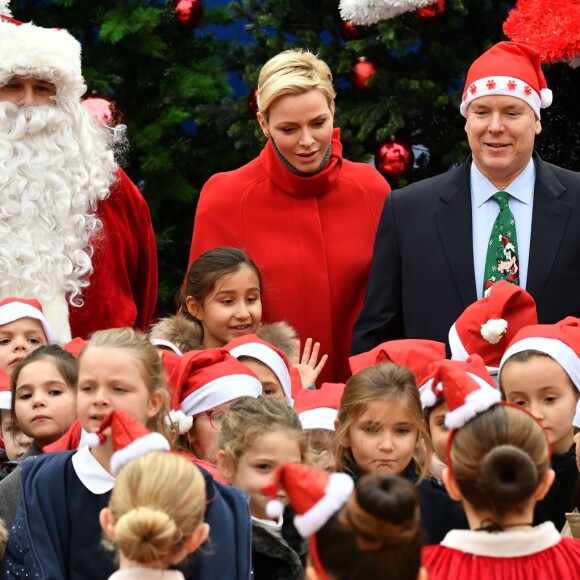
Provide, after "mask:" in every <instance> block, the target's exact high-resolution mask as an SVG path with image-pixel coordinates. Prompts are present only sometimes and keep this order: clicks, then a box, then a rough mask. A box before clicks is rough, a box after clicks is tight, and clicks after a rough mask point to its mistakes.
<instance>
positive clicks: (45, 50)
mask: <svg viewBox="0 0 580 580" xmlns="http://www.w3.org/2000/svg"><path fill="white" fill-rule="evenodd" d="M2 4H4V3H2V2H0V14H2V15H0V55H1V58H0V84H3V83H4V82H5V81H6V80H7V79H8V78H10V77H12V76H13V75H22V76H32V77H37V78H42V79H43V80H47V81H49V82H51V83H53V84H54V85H55V87H56V89H57V96H59V97H67V98H71V99H73V100H75V101H80V98H81V96H82V95H83V94H84V92H85V91H86V86H85V83H84V79H83V76H82V72H81V45H80V43H79V41H78V40H77V39H76V38H74V36H72V35H71V34H70V33H69V32H68V31H66V30H63V29H61V28H43V27H41V26H35V25H34V24H32V22H29V23H22V22H18V21H17V20H14V19H13V18H10V13H9V11H8V9H7V7H6V5H5V4H4V6H3V9H2Z"/></svg>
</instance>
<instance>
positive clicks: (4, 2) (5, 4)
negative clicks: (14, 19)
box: [0, 0, 12, 16]
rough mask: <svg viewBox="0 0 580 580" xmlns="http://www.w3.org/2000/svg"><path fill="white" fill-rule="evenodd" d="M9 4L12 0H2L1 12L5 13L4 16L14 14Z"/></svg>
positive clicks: (0, 4) (0, 2) (0, 0)
mask: <svg viewBox="0 0 580 580" xmlns="http://www.w3.org/2000/svg"><path fill="white" fill-rule="evenodd" d="M8 4H10V0H0V14H3V15H4V16H12V12H10V8H8Z"/></svg>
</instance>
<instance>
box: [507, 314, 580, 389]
mask: <svg viewBox="0 0 580 580" xmlns="http://www.w3.org/2000/svg"><path fill="white" fill-rule="evenodd" d="M524 350H537V351H539V352H543V353H545V354H547V355H549V356H551V357H552V358H553V359H554V360H555V361H556V362H557V363H558V364H559V365H560V366H561V367H562V368H563V369H564V370H565V371H566V373H567V374H568V376H569V377H570V380H571V381H572V382H573V383H574V385H575V386H576V388H577V389H578V390H579V391H580V318H575V317H574V316H568V317H567V318H564V320H561V321H560V322H558V323H556V324H537V325H535V326H526V327H525V328H522V329H521V330H520V332H518V333H517V334H516V336H515V337H514V338H513V340H512V341H511V342H510V344H509V346H508V348H507V350H506V351H505V353H504V355H503V357H502V359H501V362H500V366H499V372H500V373H501V369H502V368H503V365H504V364H505V363H506V361H507V360H508V359H509V358H510V357H511V356H512V355H514V354H516V353H518V352H523V351H524Z"/></svg>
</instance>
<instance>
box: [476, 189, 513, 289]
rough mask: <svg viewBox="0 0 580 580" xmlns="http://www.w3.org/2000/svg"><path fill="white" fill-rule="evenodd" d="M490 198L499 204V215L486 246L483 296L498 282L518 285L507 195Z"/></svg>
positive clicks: (505, 192) (511, 219)
mask: <svg viewBox="0 0 580 580" xmlns="http://www.w3.org/2000/svg"><path fill="white" fill-rule="evenodd" d="M491 197H492V199H494V200H495V201H497V203H498V204H499V213H498V214H497V217H496V218H495V222H494V224H493V227H492V228H491V235H490V236H489V242H488V246H487V256H486V258H485V272H484V279H483V294H484V296H485V293H486V290H488V289H489V287H490V286H491V285H492V284H493V283H495V282H497V281H498V280H507V281H508V282H511V283H512V284H516V285H517V286H519V284H520V268H519V262H518V239H517V236H516V220H515V219H514V214H513V213H512V211H511V209H510V206H509V204H508V199H509V193H508V192H507V191H498V192H497V193H494V194H493V195H492V196H491Z"/></svg>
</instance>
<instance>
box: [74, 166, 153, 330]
mask: <svg viewBox="0 0 580 580" xmlns="http://www.w3.org/2000/svg"><path fill="white" fill-rule="evenodd" d="M117 173H118V181H117V182H116V183H115V184H114V185H113V187H112V188H111V195H110V196H109V197H108V198H107V199H105V200H104V201H100V202H99V204H98V206H97V216H98V217H99V219H100V220H101V221H102V224H103V228H102V230H101V231H100V232H99V233H98V234H97V236H95V237H94V238H93V239H92V240H91V244H92V245H93V250H94V251H93V258H92V262H93V268H94V271H93V273H92V274H91V276H90V278H89V282H90V285H89V286H88V288H86V289H85V290H84V291H83V295H82V300H83V301H84V305H83V306H81V307H80V308H79V307H75V306H69V317H70V318H69V322H70V327H71V334H72V337H73V338H75V337H81V338H88V337H89V336H90V334H91V333H92V332H94V331H95V330H101V329H104V328H118V327H121V326H135V327H137V328H140V329H141V330H146V329H147V327H148V326H149V324H150V322H151V319H152V317H153V313H154V311H155V304H156V302H157V247H156V244H155V235H154V233H153V226H152V225H151V216H150V213H149V207H148V206H147V202H146V201H145V199H144V198H143V195H142V194H141V192H140V191H139V190H138V189H137V187H136V186H135V184H134V183H133V182H132V181H131V180H130V179H129V177H127V175H126V174H125V172H124V171H123V170H122V169H119V170H118V172H117Z"/></svg>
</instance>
